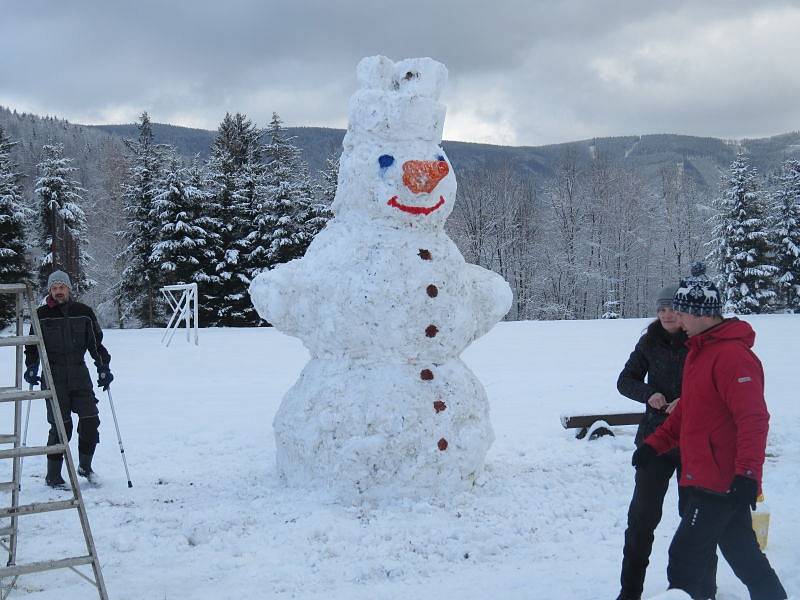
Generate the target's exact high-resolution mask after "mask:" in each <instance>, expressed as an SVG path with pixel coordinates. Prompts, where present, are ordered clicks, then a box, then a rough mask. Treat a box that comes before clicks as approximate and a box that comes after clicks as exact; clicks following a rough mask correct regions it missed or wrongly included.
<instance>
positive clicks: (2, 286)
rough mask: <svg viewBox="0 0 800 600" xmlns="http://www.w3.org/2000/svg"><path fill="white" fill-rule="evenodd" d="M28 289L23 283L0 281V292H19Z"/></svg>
mask: <svg viewBox="0 0 800 600" xmlns="http://www.w3.org/2000/svg"><path fill="white" fill-rule="evenodd" d="M26 291H28V287H27V286H26V285H25V284H24V283H0V294H19V293H20V292H26Z"/></svg>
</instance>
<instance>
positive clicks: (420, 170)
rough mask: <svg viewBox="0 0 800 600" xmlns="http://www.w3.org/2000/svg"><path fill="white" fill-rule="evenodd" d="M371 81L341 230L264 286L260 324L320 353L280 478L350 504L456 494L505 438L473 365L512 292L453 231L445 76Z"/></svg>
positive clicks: (424, 68)
mask: <svg viewBox="0 0 800 600" xmlns="http://www.w3.org/2000/svg"><path fill="white" fill-rule="evenodd" d="M357 73H358V80H359V83H360V87H359V89H358V90H357V91H356V93H355V94H354V95H353V97H352V98H351V100H350V109H349V114H350V120H349V126H348V130H347V134H346V136H345V139H344V143H343V146H344V147H343V153H342V157H341V160H340V167H339V181H338V188H337V192H336V198H335V200H334V203H333V206H332V208H333V212H334V215H335V217H334V218H333V219H331V221H329V223H328V225H327V227H326V228H325V229H324V230H323V231H322V232H321V233H320V234H318V235H317V237H316V238H315V239H314V241H313V242H312V244H311V245H310V246H309V248H308V251H307V252H306V255H305V256H304V257H303V258H301V259H297V260H293V261H291V262H289V263H287V264H284V265H280V266H278V267H276V268H275V269H273V270H271V271H268V272H266V273H263V274H262V275H260V276H258V277H257V278H256V279H255V280H254V281H253V283H252V285H251V287H250V294H251V297H252V299H253V303H254V305H255V307H256V309H257V310H258V312H259V314H260V315H261V316H262V317H264V318H265V319H267V320H268V321H269V322H270V323H272V324H273V325H275V327H277V328H278V329H279V330H281V331H283V332H284V333H287V334H289V335H292V336H296V337H298V338H300V339H301V340H302V341H303V343H304V344H305V345H306V347H307V348H308V349H309V351H310V353H311V360H310V361H309V362H308V364H307V365H306V366H305V368H304V369H303V372H302V373H301V375H300V377H299V379H298V380H297V382H296V383H295V384H294V385H293V386H292V388H291V389H289V391H288V392H287V393H286V395H285V397H284V399H283V402H282V403H281V406H280V408H279V409H278V412H277V414H276V416H275V420H274V423H273V426H274V430H275V440H276V446H277V465H278V470H279V472H280V474H281V476H282V477H283V478H284V479H285V480H286V481H287V482H288V483H289V484H291V485H295V486H301V487H306V488H312V489H318V490H322V491H325V492H330V493H332V494H333V495H334V496H335V497H338V498H340V499H344V500H348V501H359V500H360V499H369V500H382V499H395V498H398V497H404V498H423V497H431V496H437V495H449V494H452V493H456V492H458V491H462V490H464V489H468V488H469V487H470V486H472V485H473V483H474V481H475V479H476V478H477V477H478V476H479V475H480V473H481V471H482V469H483V464H484V460H485V456H486V452H487V450H488V449H489V446H490V445H491V443H492V441H493V439H494V435H493V432H492V427H491V424H490V422H489V414H488V402H487V398H486V393H485V391H484V389H483V387H482V386H481V384H480V382H479V381H478V380H477V378H476V377H475V376H474V375H473V373H472V372H471V371H470V370H469V369H468V368H467V367H466V365H465V364H464V363H463V362H462V361H461V359H460V358H459V356H460V354H461V352H462V351H463V350H464V348H466V346H467V345H469V344H470V343H471V342H472V341H473V340H475V339H476V338H478V337H480V336H482V335H483V334H485V333H486V332H487V331H488V330H489V329H491V328H492V327H493V326H494V325H495V324H496V323H497V322H498V321H499V320H500V319H502V317H503V316H504V315H505V314H506V312H508V309H509V308H510V306H511V289H510V287H509V286H508V284H507V283H506V282H505V281H504V280H503V279H502V278H501V277H500V276H498V275H497V274H495V273H493V272H491V271H487V270H486V269H482V268H480V267H477V266H475V265H471V264H468V263H466V262H465V261H464V258H463V256H462V255H461V253H460V252H459V250H458V248H457V247H456V245H455V244H454V243H453V241H452V240H451V239H450V238H449V237H448V236H447V234H446V233H445V231H444V222H445V219H446V218H447V216H448V215H449V214H450V212H451V211H452V209H453V203H454V202H455V198H456V179H455V175H454V174H453V169H452V165H451V164H450V162H449V161H448V159H447V156H446V154H445V153H444V151H443V150H442V147H441V140H442V128H443V124H444V116H445V107H444V106H443V105H441V104H440V103H439V101H438V100H439V96H440V94H441V91H442V88H443V87H444V85H445V83H446V80H447V69H445V67H444V65H442V64H440V63H438V62H436V61H434V60H431V59H429V58H422V59H409V60H404V61H400V62H397V63H394V62H392V61H391V60H389V59H388V58H386V57H383V56H376V57H370V58H365V59H363V60H362V61H361V62H360V63H359V65H358V69H357Z"/></svg>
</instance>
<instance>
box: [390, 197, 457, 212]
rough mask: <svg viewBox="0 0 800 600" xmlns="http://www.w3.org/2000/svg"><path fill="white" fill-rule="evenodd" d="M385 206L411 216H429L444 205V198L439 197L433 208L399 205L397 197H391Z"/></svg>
mask: <svg viewBox="0 0 800 600" xmlns="http://www.w3.org/2000/svg"><path fill="white" fill-rule="evenodd" d="M386 204H388V205H389V206H391V207H393V208H399V209H400V210H402V211H403V212H407V213H410V214H412V215H429V214H431V213H432V212H433V211H435V210H436V209H438V208H441V207H442V205H443V204H444V196H439V201H438V202H437V203H436V204H434V205H433V206H408V205H407V204H400V203H399V202H398V201H397V196H392V199H391V200H389V202H387V203H386Z"/></svg>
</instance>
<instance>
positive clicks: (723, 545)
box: [667, 489, 786, 600]
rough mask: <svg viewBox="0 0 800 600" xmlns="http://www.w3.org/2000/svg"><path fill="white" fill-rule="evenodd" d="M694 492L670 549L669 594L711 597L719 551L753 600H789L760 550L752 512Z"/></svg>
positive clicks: (691, 490)
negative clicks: (710, 575) (708, 586)
mask: <svg viewBox="0 0 800 600" xmlns="http://www.w3.org/2000/svg"><path fill="white" fill-rule="evenodd" d="M689 493H690V495H689V498H688V502H687V504H686V508H685V509H684V512H683V515H682V517H681V524H680V525H679V526H678V530H677V531H676V532H675V537H673V539H672V544H671V545H670V547H669V565H668V566H667V579H668V580H669V587H670V589H673V588H676V589H679V590H683V591H684V592H686V593H687V594H689V595H690V596H691V597H692V598H693V599H701V598H706V596H704V595H703V581H704V577H705V576H706V573H707V571H708V569H709V568H710V565H711V563H712V561H713V560H714V558H715V555H716V549H717V546H719V549H720V552H722V556H723V557H724V558H725V560H726V561H728V564H729V565H730V566H731V569H732V570H733V572H734V574H735V575H736V576H737V577H738V578H739V579H740V580H741V581H742V583H744V584H745V585H746V586H747V589H748V591H749V592H750V598H751V600H785V599H786V591H785V590H784V589H783V586H782V585H781V582H780V580H779V579H778V576H777V574H776V573H775V571H773V569H772V566H771V565H770V564H769V560H767V557H766V556H765V555H764V553H763V552H761V550H760V549H759V547H758V541H757V540H756V534H755V532H754V531H753V520H752V516H751V514H750V508H749V507H747V506H736V505H734V504H733V502H731V500H730V499H729V498H727V497H726V496H723V495H721V494H714V493H711V492H704V491H700V490H696V489H690V492H689Z"/></svg>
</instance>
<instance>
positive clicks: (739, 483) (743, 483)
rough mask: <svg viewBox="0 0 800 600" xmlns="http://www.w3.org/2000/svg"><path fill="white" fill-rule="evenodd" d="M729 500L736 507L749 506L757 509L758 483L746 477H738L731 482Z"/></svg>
mask: <svg viewBox="0 0 800 600" xmlns="http://www.w3.org/2000/svg"><path fill="white" fill-rule="evenodd" d="M728 498H730V499H731V501H732V502H733V503H734V504H735V505H736V506H749V507H750V508H752V509H753V510H755V509H756V498H758V482H757V481H756V480H755V479H751V478H750V477H745V476H744V475H737V476H736V477H734V478H733V481H732V482H731V488H730V489H729V490H728Z"/></svg>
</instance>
